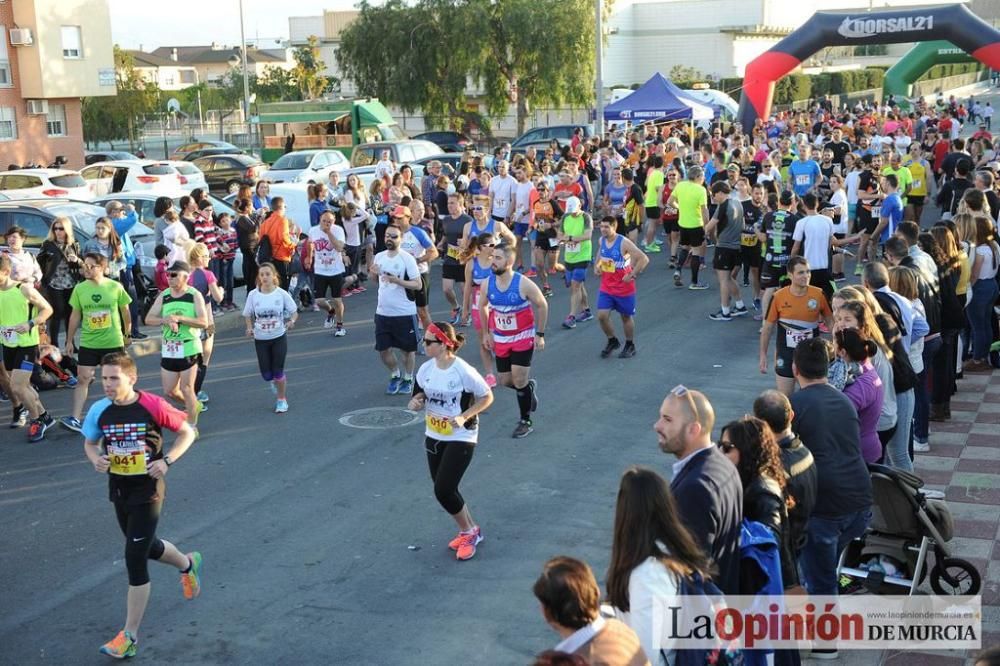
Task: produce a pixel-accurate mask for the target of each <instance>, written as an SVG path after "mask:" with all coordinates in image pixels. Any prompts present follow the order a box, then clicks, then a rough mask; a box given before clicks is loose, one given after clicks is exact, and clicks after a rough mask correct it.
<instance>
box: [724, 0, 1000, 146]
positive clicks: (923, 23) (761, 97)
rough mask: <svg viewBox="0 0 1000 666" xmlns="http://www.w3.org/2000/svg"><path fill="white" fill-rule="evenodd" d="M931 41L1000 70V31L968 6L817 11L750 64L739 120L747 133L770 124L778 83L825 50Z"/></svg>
mask: <svg viewBox="0 0 1000 666" xmlns="http://www.w3.org/2000/svg"><path fill="white" fill-rule="evenodd" d="M931 40H945V41H948V42H951V43H952V44H954V45H955V46H957V47H958V48H960V49H962V50H963V51H965V52H966V53H968V54H969V55H971V56H972V57H973V58H975V59H976V60H978V61H980V62H982V63H983V64H985V65H987V66H988V67H990V68H992V69H1000V31H997V30H996V29H995V28H993V27H992V26H990V25H989V24H988V23H986V22H985V21H983V20H982V19H981V18H979V17H978V16H976V15H975V14H973V13H972V12H971V11H970V10H969V9H968V8H967V7H966V6H965V5H949V6H946V7H925V8H923V9H910V10H905V11H885V12H861V13H834V12H817V13H815V14H813V16H812V18H810V19H809V20H808V21H806V22H805V24H804V25H803V26H802V27H801V28H799V29H798V30H796V31H795V32H793V33H792V34H790V35H788V36H787V37H785V38H784V39H782V40H781V41H780V42H778V43H777V44H775V45H774V46H773V47H772V48H771V49H770V50H769V51H766V52H764V53H762V54H761V55H759V56H758V57H756V58H754V59H753V60H752V61H750V63H749V64H748V65H747V67H746V74H745V75H744V77H743V96H742V97H741V99H740V110H739V120H740V122H741V123H742V124H743V128H744V130H745V131H747V132H749V131H750V130H751V129H752V128H753V126H754V124H755V123H756V122H757V121H758V120H759V119H762V118H763V119H766V118H767V117H768V116H769V115H770V114H771V103H772V101H773V100H774V83H775V81H777V80H778V79H780V78H781V77H783V76H784V75H786V74H788V73H789V72H791V71H792V70H793V69H795V68H796V67H798V66H799V65H801V64H802V62H803V61H804V60H806V59H807V58H808V57H809V56H811V55H813V54H814V53H816V52H817V51H819V50H820V49H822V48H825V47H827V46H861V45H864V44H897V43H901V42H903V43H905V42H926V41H931Z"/></svg>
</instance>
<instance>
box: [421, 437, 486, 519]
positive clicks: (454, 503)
mask: <svg viewBox="0 0 1000 666" xmlns="http://www.w3.org/2000/svg"><path fill="white" fill-rule="evenodd" d="M424 448H425V449H427V465H428V466H429V467H430V469H431V479H432V480H433V481H434V496H435V497H436V498H437V501H438V502H440V504H441V506H443V507H444V510H445V511H447V512H448V513H450V514H451V515H453V516H454V515H455V514H457V513H458V512H459V511H461V510H462V508H463V507H464V506H465V500H464V499H463V498H462V493H460V492H458V484H459V483H460V482H461V481H462V475H463V474H465V470H466V469H468V468H469V463H471V462H472V454H473V452H474V451H475V449H476V445H475V444H474V443H473V442H442V441H440V440H437V439H431V438H430V437H427V438H426V439H425V440H424Z"/></svg>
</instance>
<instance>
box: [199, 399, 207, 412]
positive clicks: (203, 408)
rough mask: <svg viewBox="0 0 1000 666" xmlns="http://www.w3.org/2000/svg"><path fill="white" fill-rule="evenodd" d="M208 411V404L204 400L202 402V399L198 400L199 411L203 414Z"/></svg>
mask: <svg viewBox="0 0 1000 666" xmlns="http://www.w3.org/2000/svg"><path fill="white" fill-rule="evenodd" d="M207 411H208V405H206V404H205V403H204V402H202V401H201V400H199V401H198V413H199V414H201V413H202V412H207Z"/></svg>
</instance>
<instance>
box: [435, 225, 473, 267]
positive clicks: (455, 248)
mask: <svg viewBox="0 0 1000 666" xmlns="http://www.w3.org/2000/svg"><path fill="white" fill-rule="evenodd" d="M468 222H472V218H471V217H470V216H468V215H466V214H465V213H462V214H461V215H459V216H458V217H452V216H451V215H445V216H444V217H442V218H441V230H442V231H443V233H442V239H443V240H444V244H445V246H444V253H443V254H444V263H445V264H447V265H449V266H457V265H458V263H459V261H458V253H459V245H458V241H459V239H460V238H462V231H463V230H464V229H465V225H466V223H468Z"/></svg>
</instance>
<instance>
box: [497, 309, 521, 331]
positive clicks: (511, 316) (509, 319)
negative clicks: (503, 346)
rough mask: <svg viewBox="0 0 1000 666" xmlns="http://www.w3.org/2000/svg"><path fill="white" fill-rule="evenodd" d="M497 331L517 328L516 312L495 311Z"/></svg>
mask: <svg viewBox="0 0 1000 666" xmlns="http://www.w3.org/2000/svg"><path fill="white" fill-rule="evenodd" d="M494 321H495V322H496V327H497V330H498V331H504V332H510V331H516V330H517V314H516V313H514V312H497V313H496V315H495V318H494Z"/></svg>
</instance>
